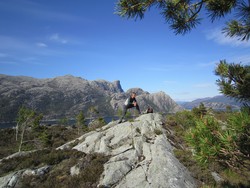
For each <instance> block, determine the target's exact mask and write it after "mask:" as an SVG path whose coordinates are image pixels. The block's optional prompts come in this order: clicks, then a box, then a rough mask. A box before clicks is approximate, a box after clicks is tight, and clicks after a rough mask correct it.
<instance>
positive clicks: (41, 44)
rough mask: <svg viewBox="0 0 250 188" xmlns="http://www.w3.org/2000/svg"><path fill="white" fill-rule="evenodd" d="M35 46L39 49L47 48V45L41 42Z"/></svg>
mask: <svg viewBox="0 0 250 188" xmlns="http://www.w3.org/2000/svg"><path fill="white" fill-rule="evenodd" d="M36 46H37V47H41V48H46V47H48V45H47V44H45V43H43V42H38V43H36Z"/></svg>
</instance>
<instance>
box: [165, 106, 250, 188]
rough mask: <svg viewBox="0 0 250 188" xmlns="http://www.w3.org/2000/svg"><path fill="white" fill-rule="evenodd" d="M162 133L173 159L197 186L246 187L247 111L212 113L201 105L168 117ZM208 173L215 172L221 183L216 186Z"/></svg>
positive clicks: (248, 174) (249, 144)
mask: <svg viewBox="0 0 250 188" xmlns="http://www.w3.org/2000/svg"><path fill="white" fill-rule="evenodd" d="M165 129H167V130H168V131H167V134H168V135H167V136H168V138H169V139H171V140H172V141H173V143H175V148H176V150H175V155H176V156H177V158H179V160H180V161H181V162H182V163H183V164H184V165H185V166H186V167H187V168H189V170H190V172H192V175H193V176H194V177H195V178H196V179H198V181H199V182H200V186H201V185H202V184H203V185H204V183H205V185H207V186H211V187H214V186H215V187H248V186H250V178H249V177H250V172H249V169H250V159H249V153H250V111H249V109H247V108H245V109H242V110H241V111H240V112H229V111H226V112H214V111H211V110H208V109H206V108H205V107H204V105H203V104H201V105H200V106H199V107H197V108H195V109H193V110H192V111H183V112H178V113H176V114H175V115H168V116H167V120H166V123H165ZM169 130H170V131H169ZM172 132H174V134H171V133H172ZM211 172H217V173H218V174H219V175H220V176H221V177H222V178H223V180H224V181H223V182H220V183H216V182H215V181H214V180H213V178H212V176H211Z"/></svg>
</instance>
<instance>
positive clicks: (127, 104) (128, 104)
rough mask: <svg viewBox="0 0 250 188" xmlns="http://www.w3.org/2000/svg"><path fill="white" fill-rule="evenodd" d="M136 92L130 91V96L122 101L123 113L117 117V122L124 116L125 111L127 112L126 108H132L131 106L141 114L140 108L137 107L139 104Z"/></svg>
mask: <svg viewBox="0 0 250 188" xmlns="http://www.w3.org/2000/svg"><path fill="white" fill-rule="evenodd" d="M135 97H136V93H135V92H132V93H131V94H130V97H129V98H127V100H126V101H125V103H124V106H123V113H122V117H121V118H120V119H119V121H118V123H121V122H122V120H123V118H124V117H125V115H126V113H127V110H128V109H129V108H133V107H136V110H137V111H138V112H139V114H141V111H140V108H139V105H138V103H137V101H136V98H135Z"/></svg>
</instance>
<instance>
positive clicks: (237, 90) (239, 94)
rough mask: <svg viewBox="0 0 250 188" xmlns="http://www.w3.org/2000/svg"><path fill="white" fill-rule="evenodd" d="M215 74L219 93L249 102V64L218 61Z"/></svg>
mask: <svg viewBox="0 0 250 188" xmlns="http://www.w3.org/2000/svg"><path fill="white" fill-rule="evenodd" d="M215 74H216V75H217V76H219V77H220V78H219V79H218V80H217V84H218V86H219V88H220V91H221V93H223V94H224V95H226V96H228V97H233V98H235V99H237V100H239V101H242V102H245V103H248V102H250V66H249V65H241V64H234V63H231V64H230V63H227V62H226V60H222V61H220V63H219V64H218V65H217V67H216V70H215Z"/></svg>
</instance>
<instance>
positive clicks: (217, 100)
mask: <svg viewBox="0 0 250 188" xmlns="http://www.w3.org/2000/svg"><path fill="white" fill-rule="evenodd" d="M200 103H203V104H204V105H205V106H206V107H208V108H212V109H214V110H226V108H227V106H231V108H232V109H233V110H239V109H240V108H241V106H242V105H243V104H241V103H240V102H237V101H236V100H234V99H232V98H229V97H226V96H223V95H218V96H215V97H206V98H201V99H196V100H194V101H191V102H185V103H181V104H180V103H179V104H180V105H181V106H182V107H183V108H185V109H192V108H194V107H197V106H199V105H200Z"/></svg>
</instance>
